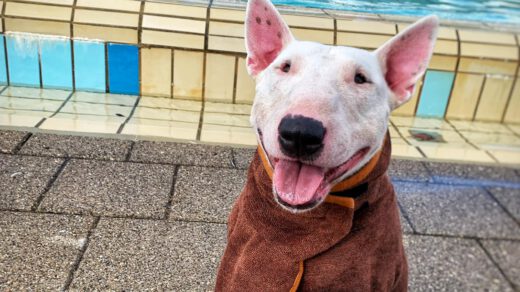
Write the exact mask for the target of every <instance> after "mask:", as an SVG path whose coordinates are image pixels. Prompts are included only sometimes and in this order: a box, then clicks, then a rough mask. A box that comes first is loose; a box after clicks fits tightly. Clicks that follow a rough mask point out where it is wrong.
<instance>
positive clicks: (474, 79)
mask: <svg viewBox="0 0 520 292" xmlns="http://www.w3.org/2000/svg"><path fill="white" fill-rule="evenodd" d="M483 81H484V76H482V75H474V74H465V73H459V74H457V77H456V78H455V84H454V86H453V91H452V94H451V97H450V102H449V104H448V111H447V112H446V117H448V118H453V119H470V120H471V119H473V114H474V113H475V108H476V107H477V102H478V97H479V95H480V90H481V88H482V82H483Z"/></svg>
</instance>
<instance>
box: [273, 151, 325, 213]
mask: <svg viewBox="0 0 520 292" xmlns="http://www.w3.org/2000/svg"><path fill="white" fill-rule="evenodd" d="M324 178H325V170H324V169H323V168H321V167H316V166H311V165H306V164H302V163H300V162H297V161H288V160H283V159H281V160H279V161H278V163H276V167H275V169H274V175H273V182H274V187H275V189H276V193H277V194H278V196H279V197H280V199H282V200H283V201H284V202H285V203H287V204H290V205H293V206H297V205H303V204H305V203H309V202H311V201H312V200H313V199H315V197H316V195H321V194H319V193H318V188H319V187H320V185H321V183H322V182H323V180H324Z"/></svg>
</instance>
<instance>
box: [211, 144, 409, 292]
mask: <svg viewBox="0 0 520 292" xmlns="http://www.w3.org/2000/svg"><path fill="white" fill-rule="evenodd" d="M390 152H391V147H390V139H389V138H388V137H387V139H386V141H385V144H384V146H383V148H382V150H381V153H380V156H379V157H378V159H377V161H375V163H374V165H373V168H372V169H371V171H370V172H369V173H367V174H366V175H364V177H363V178H362V179H361V180H360V181H356V184H355V185H353V186H351V188H349V189H348V190H345V191H342V192H341V193H339V194H338V193H333V194H331V195H329V196H328V198H327V200H326V202H325V203H323V204H321V205H320V206H319V207H317V208H315V209H313V210H311V211H309V212H305V213H301V214H292V213H290V212H288V211H286V210H284V209H282V208H281V207H280V206H278V205H277V203H276V202H275V201H274V197H273V192H272V182H271V180H270V178H269V175H268V174H267V172H266V170H265V168H264V166H263V164H262V161H261V159H260V156H259V154H258V153H257V154H255V157H254V160H253V162H252V163H251V166H250V167H249V172H248V180H247V184H246V186H245V188H244V190H243V192H242V194H241V195H240V197H239V198H238V200H237V201H236V203H235V205H234V207H233V210H232V211H231V214H230V216H229V222H228V244H227V247H226V250H225V252H224V255H223V257H222V261H221V263H220V267H219V271H218V276H217V283H216V291H296V290H298V291H406V289H407V264H406V257H405V254H404V249H403V245H402V238H401V228H400V223H399V213H398V209H397V201H396V196H395V193H394V190H393V187H392V185H391V183H390V180H389V178H388V175H387V174H386V170H387V168H388V164H389V161H390ZM362 171H363V170H362ZM362 171H360V172H362ZM358 177H359V176H358ZM351 198H353V201H354V206H353V207H354V208H349V207H345V204H341V201H342V200H343V199H350V200H352V199H351ZM337 202H340V204H337Z"/></svg>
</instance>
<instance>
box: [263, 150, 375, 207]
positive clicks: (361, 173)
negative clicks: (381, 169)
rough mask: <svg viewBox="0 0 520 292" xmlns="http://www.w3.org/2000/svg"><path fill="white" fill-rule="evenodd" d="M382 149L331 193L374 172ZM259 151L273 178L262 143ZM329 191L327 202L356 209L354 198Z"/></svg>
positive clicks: (338, 184)
mask: <svg viewBox="0 0 520 292" xmlns="http://www.w3.org/2000/svg"><path fill="white" fill-rule="evenodd" d="M381 152H382V151H381V150H379V151H378V152H377V153H376V154H374V156H373V157H372V158H371V159H370V161H368V163H367V164H365V166H363V168H361V169H360V170H358V171H357V172H356V173H355V174H353V175H351V176H350V177H347V178H346V179H344V180H342V181H340V182H338V183H336V184H335V185H334V186H333V187H332V189H331V193H335V192H341V191H345V190H348V189H351V188H353V187H355V186H357V185H358V184H359V183H361V182H362V181H363V180H364V179H365V178H366V177H367V176H368V174H370V172H372V170H373V169H374V167H375V166H376V164H377V162H378V161H379V157H380V156H381ZM258 153H259V154H260V158H261V159H262V164H263V165H264V169H265V171H266V172H267V175H269V178H270V179H271V180H272V179H273V168H272V167H271V163H270V162H269V160H268V158H267V155H266V154H265V151H264V149H263V147H262V146H261V145H258ZM331 193H329V194H328V195H327V197H326V198H325V202H326V203H331V204H336V205H340V206H343V207H347V208H352V209H354V208H355V206H356V204H355V203H356V202H355V199H354V198H350V197H342V196H336V195H333V194H331Z"/></svg>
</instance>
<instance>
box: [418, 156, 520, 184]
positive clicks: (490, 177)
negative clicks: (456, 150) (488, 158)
mask: <svg viewBox="0 0 520 292" xmlns="http://www.w3.org/2000/svg"><path fill="white" fill-rule="evenodd" d="M425 165H426V167H427V168H428V169H430V171H431V173H432V175H433V178H434V180H435V181H438V182H443V183H448V184H458V183H467V184H478V185H483V184H501V183H502V184H504V183H506V184H507V183H511V184H519V183H520V176H518V175H517V173H516V172H515V169H513V168H507V167H495V166H484V165H476V164H457V163H441V162H425Z"/></svg>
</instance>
